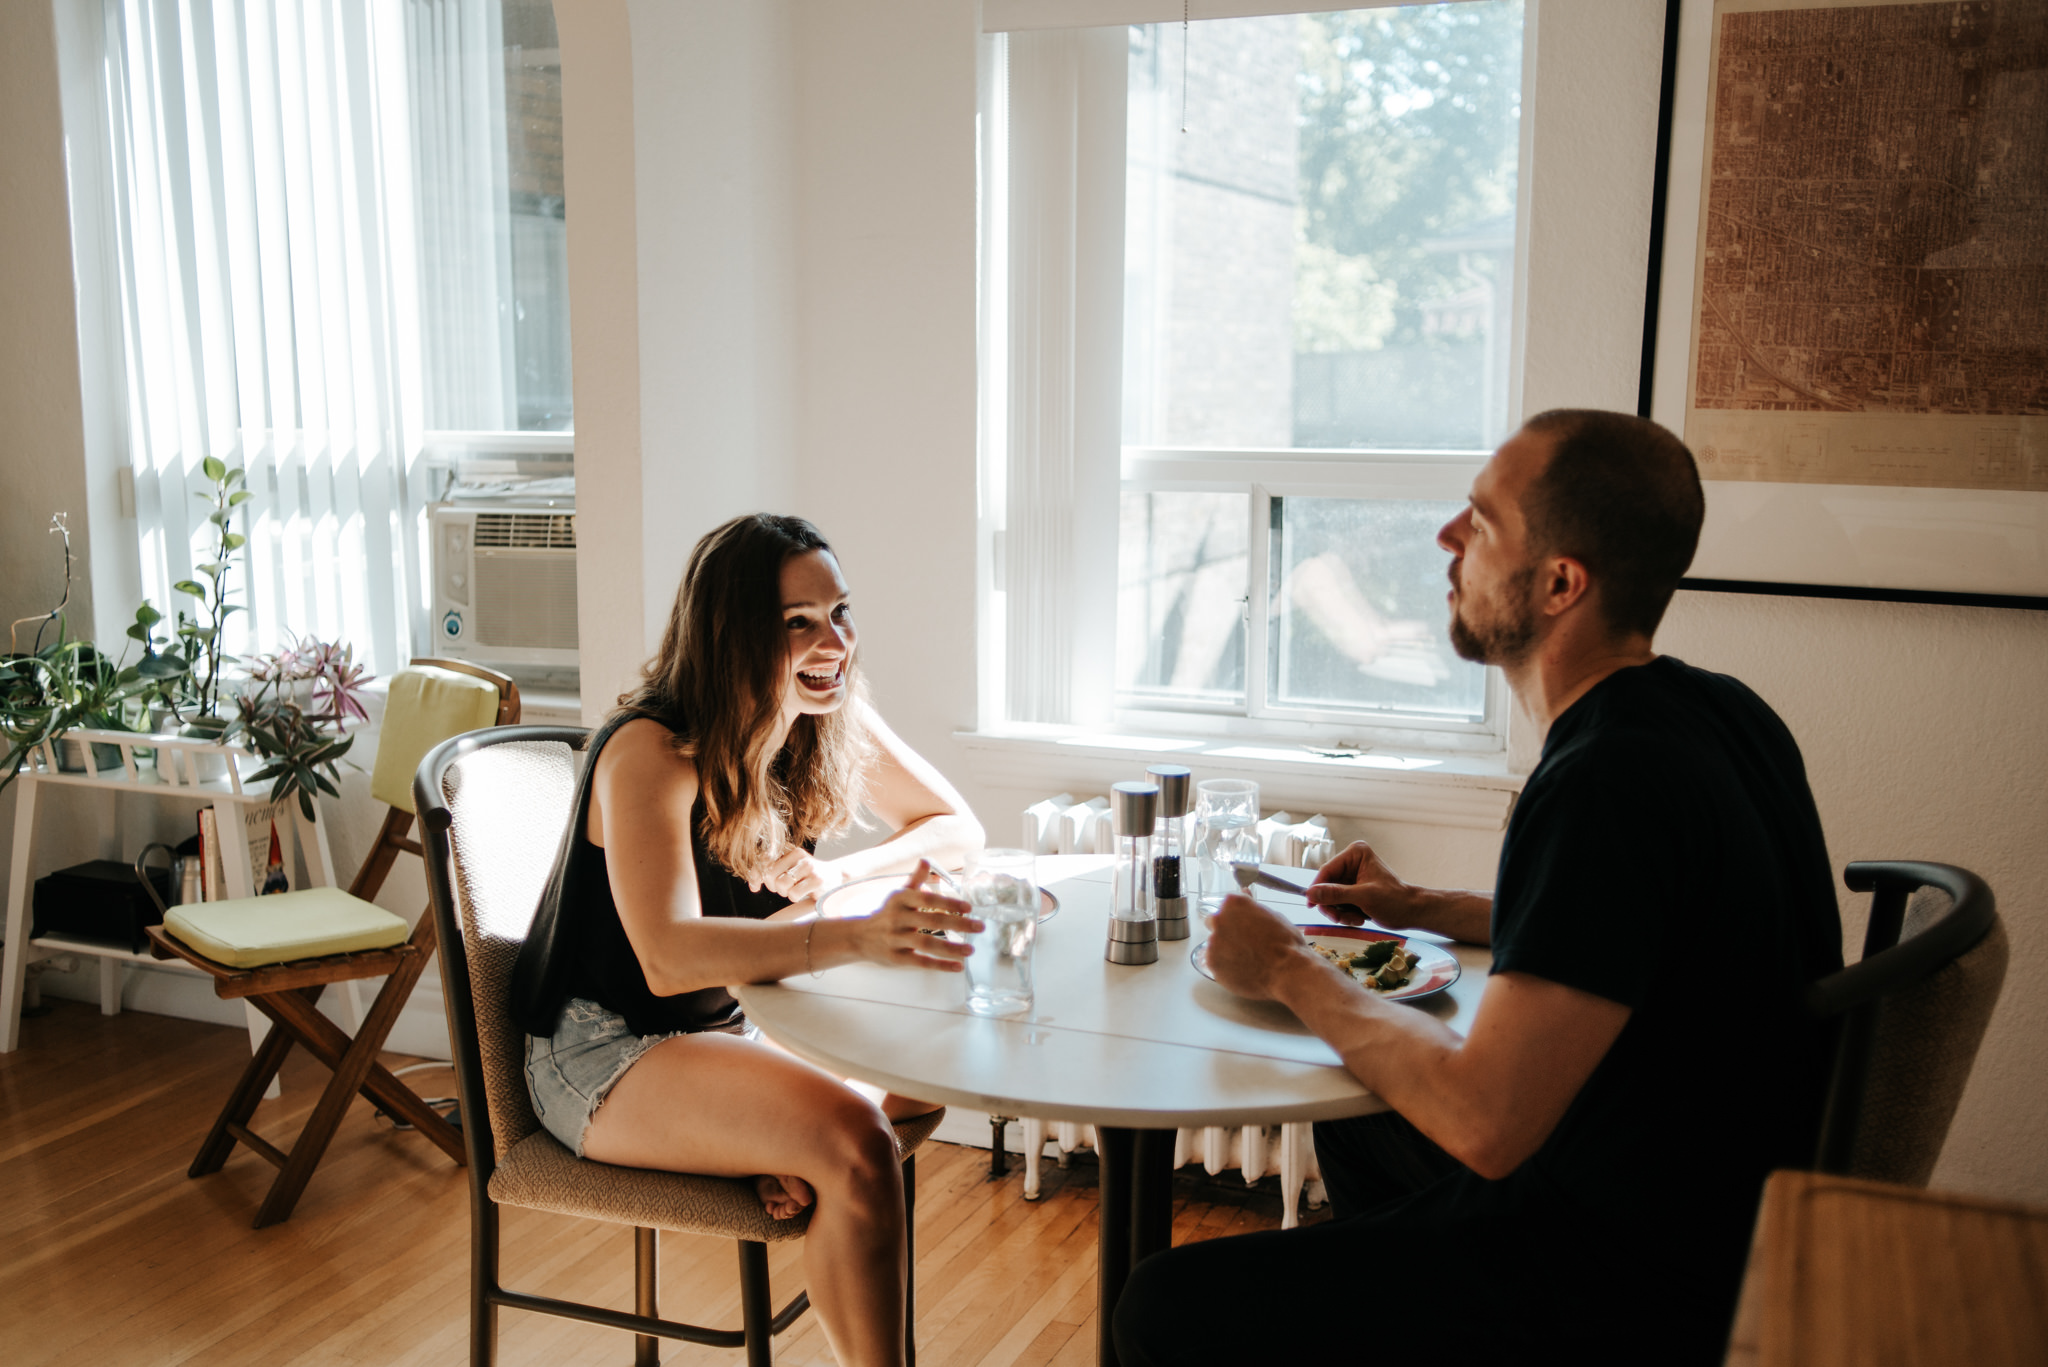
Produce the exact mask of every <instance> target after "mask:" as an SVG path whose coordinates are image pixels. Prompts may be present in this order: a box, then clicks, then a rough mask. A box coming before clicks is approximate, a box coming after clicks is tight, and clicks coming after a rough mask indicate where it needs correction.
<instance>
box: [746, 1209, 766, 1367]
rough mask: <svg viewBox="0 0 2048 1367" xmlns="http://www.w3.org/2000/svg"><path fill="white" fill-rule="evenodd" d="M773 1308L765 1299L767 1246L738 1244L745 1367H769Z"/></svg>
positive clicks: (749, 1243)
mask: <svg viewBox="0 0 2048 1367" xmlns="http://www.w3.org/2000/svg"><path fill="white" fill-rule="evenodd" d="M774 1318H775V1306H774V1305H773V1304H772V1303H771V1302H770V1301H769V1299H768V1245H766V1244H763V1243H754V1242H751V1241H749V1240H746V1239H742V1240H740V1328H741V1329H742V1330H743V1331H744V1332H745V1333H746V1336H747V1367H769V1364H770V1363H771V1362H772V1361H773V1360H774V1356H775V1331H774V1330H773V1329H772V1328H770V1327H769V1325H770V1321H772V1320H773V1319H774Z"/></svg>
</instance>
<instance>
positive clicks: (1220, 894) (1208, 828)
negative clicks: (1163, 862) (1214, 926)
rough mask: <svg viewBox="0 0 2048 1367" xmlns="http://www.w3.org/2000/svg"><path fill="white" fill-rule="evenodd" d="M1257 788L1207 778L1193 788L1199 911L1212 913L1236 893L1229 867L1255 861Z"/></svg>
mask: <svg viewBox="0 0 2048 1367" xmlns="http://www.w3.org/2000/svg"><path fill="white" fill-rule="evenodd" d="M1258 826H1259V785H1258V784H1256V783H1254V782H1252V781H1251V780H1250V779H1240V778H1209V779H1203V780H1202V781H1201V782H1200V783H1197V784H1196V785H1195V846H1194V853H1195V865H1196V873H1197V876H1198V877H1199V878H1200V880H1201V881H1200V883H1199V885H1198V886H1199V889H1200V896H1201V899H1202V910H1203V911H1205V912H1209V911H1214V910H1216V908H1217V907H1219V906H1221V905H1222V904H1223V899H1224V898H1225V897H1228V896H1229V895H1230V894H1231V893H1233V892H1236V891H1237V884H1236V882H1235V881H1234V880H1233V879H1232V878H1231V873H1230V869H1231V865H1233V864H1240V863H1246V862H1250V863H1257V862H1258V858H1259V831H1258Z"/></svg>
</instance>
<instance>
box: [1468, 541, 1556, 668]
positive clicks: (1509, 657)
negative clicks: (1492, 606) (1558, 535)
mask: <svg viewBox="0 0 2048 1367" xmlns="http://www.w3.org/2000/svg"><path fill="white" fill-rule="evenodd" d="M1535 586H1536V567H1535V566H1533V565H1531V566H1527V567H1525V568H1523V569H1519V570H1516V571H1515V573H1514V577H1513V578H1511V579H1509V580H1508V583H1507V588H1506V590H1505V591H1504V592H1503V594H1502V595H1501V603H1502V604H1503V605H1504V606H1503V608H1502V611H1501V612H1500V613H1498V614H1497V615H1496V616H1495V617H1494V619H1493V620H1491V621H1483V622H1482V621H1473V620H1470V619H1468V618H1467V617H1466V616H1465V609H1466V607H1467V606H1468V605H1470V604H1471V603H1472V602H1473V600H1472V599H1470V598H1468V597H1466V596H1465V592H1464V585H1463V584H1459V585H1458V602H1457V605H1456V606H1455V607H1453V608H1452V609H1451V649H1453V650H1455V651H1457V652H1458V657H1459V658H1460V659H1465V660H1470V661H1472V662H1473V663H1474V664H1482V665H1506V664H1513V663H1514V662H1515V661H1516V660H1519V659H1520V658H1521V657H1522V655H1523V654H1524V653H1525V652H1526V651H1527V650H1528V649H1529V646H1530V645H1531V643H1533V642H1534V641H1535V639H1536V610H1535V608H1534V607H1532V606H1531V605H1530V602H1529V591H1530V590H1531V589H1532V588H1534V587H1535Z"/></svg>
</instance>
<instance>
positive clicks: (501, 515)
mask: <svg viewBox="0 0 2048 1367" xmlns="http://www.w3.org/2000/svg"><path fill="white" fill-rule="evenodd" d="M427 528H428V535H429V540H430V544H431V545H432V547H433V559H434V615H433V629H434V653H435V654H436V655H444V656H448V657H450V658H452V659H458V660H474V661H476V662H477V663H478V664H498V665H547V666H567V667H573V666H574V665H575V664H576V662H577V656H576V513H575V510H574V509H573V508H570V509H566V510H565V509H563V508H561V507H559V506H557V507H553V508H549V509H547V510H531V509H519V508H502V509H500V508H492V507H489V506H482V507H480V506H478V505H476V504H473V503H472V504H465V505H455V504H445V503H437V504H433V505H431V506H430V507H429V508H428V509H427Z"/></svg>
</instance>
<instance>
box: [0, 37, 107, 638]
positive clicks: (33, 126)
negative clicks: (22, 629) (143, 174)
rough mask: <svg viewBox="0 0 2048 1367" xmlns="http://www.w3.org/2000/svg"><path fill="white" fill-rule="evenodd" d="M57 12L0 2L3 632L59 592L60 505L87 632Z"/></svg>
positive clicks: (78, 609)
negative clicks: (54, 522) (51, 531)
mask: <svg viewBox="0 0 2048 1367" xmlns="http://www.w3.org/2000/svg"><path fill="white" fill-rule="evenodd" d="M53 19H54V12H53V10H52V6H51V4H50V0H21V2H20V3H14V4H7V5H0V130H4V131H5V136H4V137H0V300H4V301H5V304H4V305H0V490H4V493H0V631H4V629H5V628H6V626H7V625H8V624H9V623H11V622H13V621H14V619H15V618H17V617H22V616H26V615H27V614H29V613H31V612H37V613H40V612H47V611H48V610H49V609H50V608H51V607H53V606H55V605H56V602H57V600H58V599H59V598H60V597H61V596H62V594H63V591H64V557H63V553H62V547H61V545H60V544H59V542H58V539H57V538H56V537H55V536H52V535H46V534H45V529H46V528H47V527H48V526H49V525H50V514H52V513H54V512H63V513H68V514H69V515H70V516H69V522H70V526H71V540H72V549H73V554H74V556H75V557H76V559H75V564H74V567H73V576H74V577H73V587H72V599H71V603H72V608H71V613H70V623H71V631H72V635H73V636H87V637H89V636H90V635H91V633H92V629H93V628H92V585H91V582H90V576H89V575H88V574H87V572H86V564H87V557H88V556H89V553H90V546H91V541H92V538H91V529H90V528H89V527H88V525H87V512H86V495H87V488H86V475H85V463H84V460H83V458H82V455H81V453H82V451H83V449H84V440H85V437H84V415H83V411H82V407H81V400H80V391H79V378H78V330H77V321H76V318H75V315H74V311H73V306H72V288H71V279H72V272H71V215H70V212H69V209H68V207H67V204H66V196H65V179H64V175H65V167H64V125H63V106H62V101H61V100H60V98H59V93H58V81H57V47H56V35H55V27H54V23H53ZM34 630H35V624H34V623H30V624H29V632H30V635H31V636H32V635H33V633H34ZM54 639H55V635H54V633H51V634H49V635H46V636H45V637H44V644H45V645H47V644H49V642H50V641H52V640H54ZM28 645H29V637H24V638H23V639H22V641H21V648H22V649H23V650H26V649H28ZM7 648H8V647H7V644H6V641H5V639H4V638H0V650H5V649H7Z"/></svg>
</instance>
